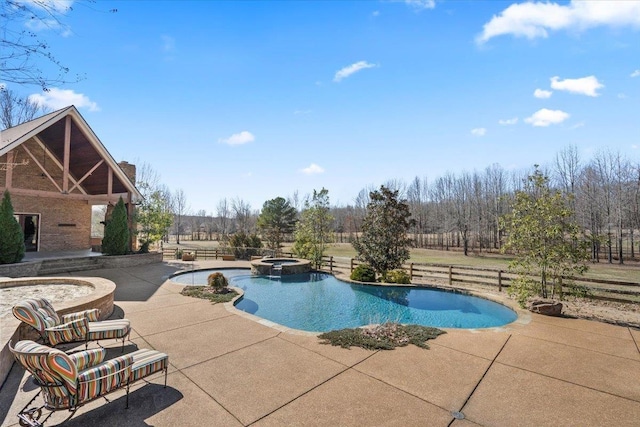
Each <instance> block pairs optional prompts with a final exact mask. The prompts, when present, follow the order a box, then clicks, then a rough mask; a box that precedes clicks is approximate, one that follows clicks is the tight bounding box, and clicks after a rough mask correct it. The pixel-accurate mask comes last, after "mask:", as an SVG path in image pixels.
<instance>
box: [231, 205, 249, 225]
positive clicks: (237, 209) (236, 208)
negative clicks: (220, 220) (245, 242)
mask: <svg viewBox="0 0 640 427" xmlns="http://www.w3.org/2000/svg"><path fill="white" fill-rule="evenodd" d="M231 210H233V214H234V217H235V220H236V227H237V229H238V231H242V232H244V233H249V232H250V231H251V205H250V204H249V202H245V201H244V200H242V199H241V198H239V197H236V198H235V199H233V200H232V201H231Z"/></svg>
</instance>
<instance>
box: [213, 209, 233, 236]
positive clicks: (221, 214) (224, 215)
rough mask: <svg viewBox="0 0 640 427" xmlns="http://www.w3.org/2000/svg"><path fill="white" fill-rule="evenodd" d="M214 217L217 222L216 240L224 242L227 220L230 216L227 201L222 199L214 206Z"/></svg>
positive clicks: (226, 232)
mask: <svg viewBox="0 0 640 427" xmlns="http://www.w3.org/2000/svg"><path fill="white" fill-rule="evenodd" d="M216 215H217V220H218V233H220V235H219V236H218V240H219V241H222V242H225V241H226V240H227V234H228V233H229V218H230V216H231V207H230V206H229V201H228V200H227V199H226V198H224V199H222V200H220V201H219V202H218V205H217V206H216Z"/></svg>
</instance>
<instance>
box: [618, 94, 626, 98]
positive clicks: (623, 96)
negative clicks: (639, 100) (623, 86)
mask: <svg viewBox="0 0 640 427" xmlns="http://www.w3.org/2000/svg"><path fill="white" fill-rule="evenodd" d="M617 96H618V99H627V95H626V94H624V93H619V94H618V95H617Z"/></svg>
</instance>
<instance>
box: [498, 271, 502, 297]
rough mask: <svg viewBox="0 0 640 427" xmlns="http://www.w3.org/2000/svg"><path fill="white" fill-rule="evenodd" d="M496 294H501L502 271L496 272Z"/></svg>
mask: <svg viewBox="0 0 640 427" xmlns="http://www.w3.org/2000/svg"><path fill="white" fill-rule="evenodd" d="M498 292H502V270H498Z"/></svg>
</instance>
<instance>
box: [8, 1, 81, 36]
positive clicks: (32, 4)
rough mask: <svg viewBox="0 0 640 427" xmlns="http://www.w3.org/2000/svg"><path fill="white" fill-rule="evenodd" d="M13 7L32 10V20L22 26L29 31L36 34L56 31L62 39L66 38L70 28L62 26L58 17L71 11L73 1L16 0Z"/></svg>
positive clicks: (69, 33)
mask: <svg viewBox="0 0 640 427" xmlns="http://www.w3.org/2000/svg"><path fill="white" fill-rule="evenodd" d="M15 3H16V5H14V6H13V7H16V8H18V7H23V6H24V7H26V8H27V9H28V10H29V9H30V10H33V11H34V13H33V15H34V17H33V19H29V20H27V21H26V22H25V23H24V25H25V27H27V28H28V29H29V30H31V31H34V32H38V31H46V30H54V31H57V32H58V33H59V34H60V35H61V36H62V37H68V36H70V35H71V34H72V33H71V28H70V27H69V26H67V25H64V24H62V22H61V21H60V19H58V17H60V16H62V15H65V14H66V13H67V12H69V11H70V10H72V6H73V0H17V1H15Z"/></svg>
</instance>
